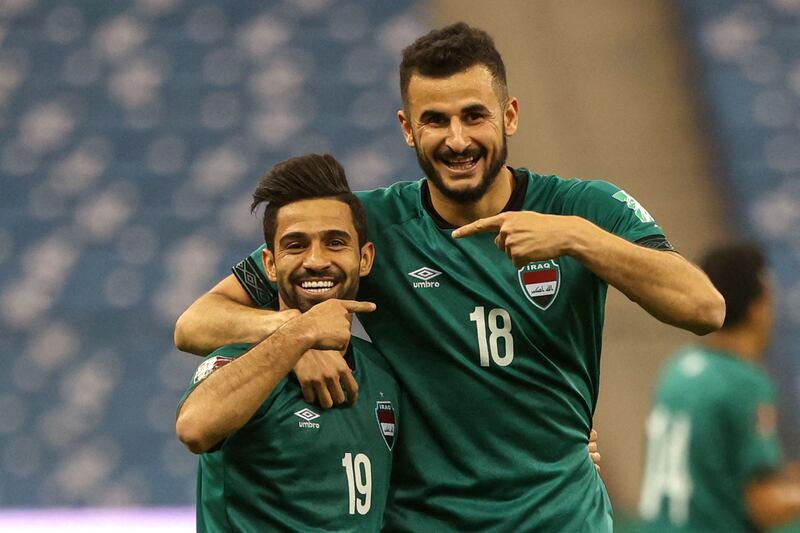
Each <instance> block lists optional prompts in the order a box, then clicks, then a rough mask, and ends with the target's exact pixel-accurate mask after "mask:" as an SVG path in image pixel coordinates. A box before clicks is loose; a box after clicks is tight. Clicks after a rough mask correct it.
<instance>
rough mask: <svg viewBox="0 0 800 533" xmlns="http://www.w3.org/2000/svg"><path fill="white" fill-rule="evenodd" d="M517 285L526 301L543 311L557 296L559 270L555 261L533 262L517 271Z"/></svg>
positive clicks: (559, 283)
mask: <svg viewBox="0 0 800 533" xmlns="http://www.w3.org/2000/svg"><path fill="white" fill-rule="evenodd" d="M518 275H519V284H520V286H521V287H522V292H524V293H525V296H527V297H528V300H530V302H531V303H532V304H533V305H535V306H536V307H538V308H539V309H541V310H542V311H544V310H545V309H547V308H548V307H550V305H551V304H552V303H553V301H554V300H555V299H556V296H558V289H559V287H560V286H561V269H559V267H558V263H556V260H555V259H548V260H547V261H535V262H533V263H528V264H527V265H525V266H524V267H522V268H520V269H519V273H518Z"/></svg>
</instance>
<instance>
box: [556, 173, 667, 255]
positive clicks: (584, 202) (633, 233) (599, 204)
mask: <svg viewBox="0 0 800 533" xmlns="http://www.w3.org/2000/svg"><path fill="white" fill-rule="evenodd" d="M565 212H568V213H571V214H575V215H578V216H581V217H583V218H586V219H587V220H589V221H591V222H593V223H594V224H596V225H598V226H600V227H601V228H603V229H604V230H606V231H608V232H610V233H613V234H614V235H617V236H619V237H622V238H623V239H625V240H628V241H631V242H636V243H643V245H645V246H650V247H652V248H657V249H663V250H671V249H672V245H671V244H669V241H667V240H666V237H665V236H664V232H663V230H662V229H661V227H660V226H659V225H658V224H657V223H656V221H655V220H654V219H653V217H652V216H651V215H650V213H649V212H648V211H647V210H646V209H645V208H644V207H643V206H642V205H641V204H640V203H639V202H638V201H636V199H635V198H634V197H633V196H631V195H630V194H628V193H626V192H625V191H623V190H622V189H620V188H619V187H617V186H615V185H613V184H611V183H608V182H606V181H596V180H591V181H583V180H575V182H574V184H573V185H572V187H571V188H570V190H569V191H568V193H567V195H566V199H565Z"/></svg>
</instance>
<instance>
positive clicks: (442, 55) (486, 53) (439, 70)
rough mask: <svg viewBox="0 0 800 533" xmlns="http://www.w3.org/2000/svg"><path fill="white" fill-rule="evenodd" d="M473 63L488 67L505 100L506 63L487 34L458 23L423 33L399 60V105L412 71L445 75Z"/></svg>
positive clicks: (414, 72)
mask: <svg viewBox="0 0 800 533" xmlns="http://www.w3.org/2000/svg"><path fill="white" fill-rule="evenodd" d="M475 65H484V66H486V68H488V69H489V72H490V73H491V74H492V77H493V78H494V80H495V83H496V84H497V87H498V88H499V89H500V93H501V96H502V99H505V98H506V96H507V91H508V88H507V84H506V66H505V64H504V63H503V58H502V57H500V52H498V51H497V48H496V47H495V45H494V40H493V39H492V37H491V36H490V35H489V34H488V33H486V32H485V31H483V30H480V29H478V28H473V27H471V26H469V25H467V24H466V23H464V22H458V23H456V24H451V25H450V26H445V27H444V28H440V29H438V30H433V31H431V32H430V33H428V34H426V35H423V36H422V37H420V38H419V39H417V40H416V41H414V42H413V43H411V44H410V45H409V46H407V47H406V48H405V49H404V50H403V60H402V61H401V62H400V96H401V98H402V99H403V105H406V104H407V103H408V85H409V83H411V76H413V75H414V74H420V75H422V76H429V77H433V78H446V77H448V76H452V75H453V74H457V73H459V72H464V71H465V70H467V69H468V68H470V67H472V66H475Z"/></svg>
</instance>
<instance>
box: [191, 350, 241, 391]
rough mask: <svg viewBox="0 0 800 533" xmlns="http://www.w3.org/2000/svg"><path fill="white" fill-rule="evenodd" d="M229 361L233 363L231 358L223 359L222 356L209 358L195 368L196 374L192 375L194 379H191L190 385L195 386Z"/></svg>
mask: <svg viewBox="0 0 800 533" xmlns="http://www.w3.org/2000/svg"><path fill="white" fill-rule="evenodd" d="M231 361H233V357H225V356H224V355H215V356H214V357H209V358H208V359H206V360H205V361H203V362H202V363H200V366H198V367H197V372H195V373H194V378H192V384H193V385H197V384H198V383H200V382H201V381H203V380H204V379H206V378H207V377H208V376H210V375H211V374H213V373H214V371H215V370H218V369H220V368H222V367H223V366H225V365H227V364H228V363H230V362H231Z"/></svg>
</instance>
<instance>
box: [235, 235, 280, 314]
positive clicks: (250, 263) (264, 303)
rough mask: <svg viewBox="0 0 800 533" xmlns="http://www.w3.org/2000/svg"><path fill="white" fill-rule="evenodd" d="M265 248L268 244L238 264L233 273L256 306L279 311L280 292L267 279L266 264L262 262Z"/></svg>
mask: <svg viewBox="0 0 800 533" xmlns="http://www.w3.org/2000/svg"><path fill="white" fill-rule="evenodd" d="M265 247H266V244H262V245H261V246H259V247H258V248H256V249H255V250H254V251H253V252H252V253H251V254H250V255H249V256H247V257H245V258H244V259H242V260H241V261H239V262H238V263H236V265H235V266H234V267H233V268H232V269H231V271H232V272H233V275H234V276H236V279H237V280H239V283H240V284H241V285H242V288H243V289H244V290H245V291H247V294H249V295H250V298H252V300H253V301H254V302H255V303H256V305H258V306H259V307H264V308H268V309H277V308H278V290H277V288H276V287H275V285H273V284H272V283H271V282H270V281H269V279H267V275H266V272H264V264H263V263H262V262H261V251H262V250H263V249H264V248H265Z"/></svg>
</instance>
